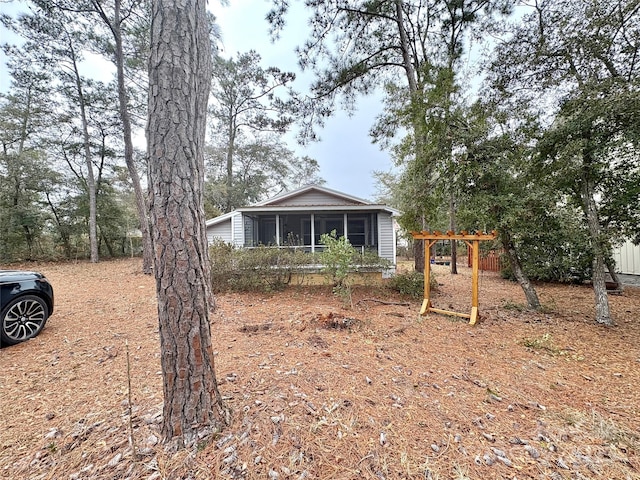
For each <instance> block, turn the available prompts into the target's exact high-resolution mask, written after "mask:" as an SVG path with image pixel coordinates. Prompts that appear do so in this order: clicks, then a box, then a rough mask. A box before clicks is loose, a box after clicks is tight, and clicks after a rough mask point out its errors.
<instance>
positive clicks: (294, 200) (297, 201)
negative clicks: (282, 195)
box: [269, 191, 354, 206]
mask: <svg viewBox="0 0 640 480" xmlns="http://www.w3.org/2000/svg"><path fill="white" fill-rule="evenodd" d="M269 205H270V206H275V205H295V206H305V205H308V206H312V205H354V202H350V201H349V200H348V199H346V198H340V197H337V196H334V195H330V194H328V193H326V192H318V191H310V192H306V193H303V194H300V195H296V196H294V197H291V198H286V199H283V200H282V201H278V200H275V201H274V202H270V203H269Z"/></svg>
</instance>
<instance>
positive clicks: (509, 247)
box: [500, 230, 541, 310]
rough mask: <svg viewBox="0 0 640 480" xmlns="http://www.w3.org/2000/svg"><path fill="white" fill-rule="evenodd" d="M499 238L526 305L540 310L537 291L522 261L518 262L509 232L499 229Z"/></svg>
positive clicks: (518, 258)
mask: <svg viewBox="0 0 640 480" xmlns="http://www.w3.org/2000/svg"><path fill="white" fill-rule="evenodd" d="M500 240H501V242H502V248H504V251H505V252H506V254H507V257H508V258H509V263H510V264H511V269H512V270H513V276H514V277H516V280H517V281H518V283H519V284H520V287H522V291H523V292H524V296H525V298H526V299H527V307H528V308H530V309H532V310H540V308H541V305H540V299H539V298H538V293H537V292H536V289H535V288H534V286H533V284H532V283H531V281H529V277H527V274H526V273H524V270H523V269H522V263H520V257H519V256H518V252H517V250H516V248H515V245H514V244H513V240H512V239H511V234H510V233H509V232H507V231H505V230H501V231H500Z"/></svg>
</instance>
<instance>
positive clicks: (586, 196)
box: [582, 175, 613, 325]
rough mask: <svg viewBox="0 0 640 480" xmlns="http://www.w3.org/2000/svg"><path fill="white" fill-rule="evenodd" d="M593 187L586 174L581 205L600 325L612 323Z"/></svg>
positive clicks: (597, 318)
mask: <svg viewBox="0 0 640 480" xmlns="http://www.w3.org/2000/svg"><path fill="white" fill-rule="evenodd" d="M594 194H595V189H594V186H593V183H592V182H591V181H590V180H589V178H588V176H587V175H585V178H584V179H583V182H582V207H583V209H584V212H585V215H586V217H587V224H588V226H589V237H590V240H591V248H592V251H593V264H592V273H591V282H592V284H593V293H594V296H595V301H596V322H598V323H600V324H602V325H613V319H612V318H611V312H610V310H609V296H608V295H607V284H606V279H605V247H604V245H603V242H602V232H601V231H600V219H599V218H598V206H597V205H596V201H595V196H594Z"/></svg>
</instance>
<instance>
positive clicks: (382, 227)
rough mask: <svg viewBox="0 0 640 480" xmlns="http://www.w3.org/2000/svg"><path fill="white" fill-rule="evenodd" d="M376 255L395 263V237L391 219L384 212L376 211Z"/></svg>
mask: <svg viewBox="0 0 640 480" xmlns="http://www.w3.org/2000/svg"><path fill="white" fill-rule="evenodd" d="M378 255H379V256H380V257H382V258H386V259H387V260H389V261H390V262H391V263H393V265H395V264H396V238H395V232H394V230H393V219H392V217H391V214H389V213H386V212H381V213H378Z"/></svg>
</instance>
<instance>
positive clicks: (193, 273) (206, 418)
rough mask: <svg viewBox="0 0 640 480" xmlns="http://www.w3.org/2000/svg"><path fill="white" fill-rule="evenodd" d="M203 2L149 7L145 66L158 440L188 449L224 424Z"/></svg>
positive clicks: (161, 0) (166, 1)
mask: <svg viewBox="0 0 640 480" xmlns="http://www.w3.org/2000/svg"><path fill="white" fill-rule="evenodd" d="M205 6H206V0H183V1H182V2H175V1H173V0H155V1H153V3H152V25H151V54H150V61H149V121H148V124H147V129H148V130H147V138H148V142H149V181H150V188H151V192H152V200H151V225H152V227H153V228H152V233H153V242H154V258H155V272H154V273H155V277H156V290H157V296H158V316H159V324H160V347H161V351H162V358H161V363H162V373H163V379H164V398H165V401H164V418H163V424H162V435H163V437H164V441H165V442H171V443H172V444H173V445H175V446H177V447H181V446H190V445H193V444H194V443H195V442H196V441H199V440H200V437H199V433H200V434H205V435H206V434H211V433H214V432H215V431H217V430H218V429H219V428H221V426H222V425H223V424H224V423H225V416H224V413H225V412H224V406H223V403H222V397H221V395H220V392H219V390H218V384H217V380H216V376H215V369H214V356H213V348H212V344H211V329H210V324H209V311H210V308H212V305H211V301H212V300H213V296H212V295H211V285H210V281H211V275H210V263H209V256H208V248H207V247H208V245H207V239H206V228H205V216H204V208H203V184H204V156H203V148H204V140H205V127H206V111H207V99H208V95H209V86H210V82H211V45H210V41H209V25H208V23H207V16H206V10H205Z"/></svg>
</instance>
